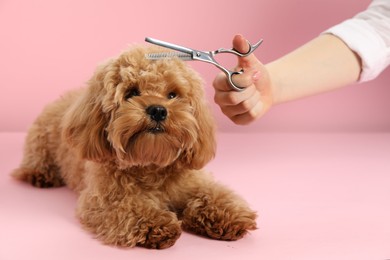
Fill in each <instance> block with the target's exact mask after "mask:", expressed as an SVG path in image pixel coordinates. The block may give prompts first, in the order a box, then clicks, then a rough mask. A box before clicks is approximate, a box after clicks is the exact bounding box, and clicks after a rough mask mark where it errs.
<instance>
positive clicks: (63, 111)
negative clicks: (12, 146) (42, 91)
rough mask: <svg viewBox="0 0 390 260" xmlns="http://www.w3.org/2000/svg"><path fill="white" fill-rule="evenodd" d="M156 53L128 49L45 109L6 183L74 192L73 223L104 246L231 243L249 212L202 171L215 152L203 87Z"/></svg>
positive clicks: (251, 224)
mask: <svg viewBox="0 0 390 260" xmlns="http://www.w3.org/2000/svg"><path fill="white" fill-rule="evenodd" d="M156 51H157V49H156V48H155V47H151V48H145V47H140V46H139V47H133V48H132V49H130V50H129V51H126V52H124V53H123V54H121V55H120V56H119V57H118V58H116V59H112V60H110V61H108V62H107V63H106V64H105V65H103V66H101V67H99V68H98V69H97V70H96V72H95V74H94V76H93V77H92V78H91V79H90V81H89V82H88V86H87V87H86V88H84V89H81V90H77V91H72V92H70V93H68V94H66V95H65V96H63V97H62V98H61V99H59V100H57V101H56V102H54V103H52V104H51V105H49V106H48V107H46V109H45V110H44V111H43V113H42V114H41V115H40V116H39V117H38V118H37V119H36V121H35V122H34V124H33V125H32V127H31V129H30V131H29V133H28V136H27V139H26V146H25V151H24V158H23V161H22V163H21V166H20V168H18V169H16V170H15V171H14V172H13V176H15V177H16V178H18V179H20V180H24V181H27V182H29V183H31V184H32V185H34V186H37V187H42V188H46V187H58V186H62V185H65V184H66V185H67V186H69V187H70V188H71V189H73V190H75V191H76V192H77V193H78V194H79V199H78V206H77V216H78V217H79V219H80V221H81V223H82V225H83V226H84V227H85V228H86V229H88V230H90V231H92V232H93V233H95V234H96V236H97V237H98V238H99V239H101V240H102V241H103V242H104V243H107V244H111V245H118V246H129V247H133V246H136V245H139V246H145V247H148V248H167V247H170V246H172V245H173V244H174V243H175V241H176V240H177V239H178V237H179V236H180V234H181V231H182V228H183V229H185V230H188V231H191V232H195V233H198V234H201V235H206V236H209V237H211V238H215V239H222V240H236V239H239V238H241V237H242V236H243V235H244V234H246V233H247V231H248V230H253V229H255V228H256V223H255V218H256V214H255V213H254V212H253V211H252V210H251V209H249V208H248V206H247V204H246V203H245V202H244V201H243V200H242V199H241V198H240V197H239V196H237V195H235V194H234V193H233V192H232V191H230V190H229V189H227V188H225V187H224V186H222V185H220V184H218V183H216V182H215V181H213V179H212V177H211V175H209V174H206V173H204V172H203V171H202V170H201V168H202V167H203V166H204V165H205V164H206V163H207V162H209V161H210V160H211V159H212V158H213V156H214V153H215V139H214V123H213V120H212V117H211V115H210V111H209V110H208V109H207V106H206V104H205V101H204V100H205V99H204V93H203V83H202V80H201V79H200V78H199V76H198V75H197V74H196V73H195V72H194V71H193V70H191V69H190V68H189V67H187V66H186V64H184V63H183V62H182V61H180V60H178V59H171V60H160V61H150V60H147V59H145V53H148V52H156ZM160 51H161V50H160Z"/></svg>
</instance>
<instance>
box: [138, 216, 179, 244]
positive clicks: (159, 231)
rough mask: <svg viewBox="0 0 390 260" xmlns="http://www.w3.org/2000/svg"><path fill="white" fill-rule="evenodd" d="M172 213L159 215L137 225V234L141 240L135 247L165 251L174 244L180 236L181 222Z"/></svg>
mask: <svg viewBox="0 0 390 260" xmlns="http://www.w3.org/2000/svg"><path fill="white" fill-rule="evenodd" d="M173 214H174V213H172V212H169V213H167V214H161V215H160V216H158V217H156V218H154V219H149V220H146V221H143V222H141V223H139V225H138V230H137V233H139V234H141V236H142V238H141V239H140V241H139V242H138V243H137V245H139V246H142V247H146V248H152V249H165V248H168V247H171V246H173V245H174V244H175V242H176V240H177V239H178V238H179V237H180V235H181V222H180V221H178V220H177V218H176V217H172V215H173Z"/></svg>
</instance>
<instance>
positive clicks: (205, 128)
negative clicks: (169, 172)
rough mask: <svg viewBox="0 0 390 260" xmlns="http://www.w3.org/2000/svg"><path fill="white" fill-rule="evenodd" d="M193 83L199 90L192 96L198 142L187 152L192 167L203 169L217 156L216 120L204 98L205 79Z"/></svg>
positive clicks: (195, 88)
mask: <svg viewBox="0 0 390 260" xmlns="http://www.w3.org/2000/svg"><path fill="white" fill-rule="evenodd" d="M192 85H193V86H192V87H193V89H194V90H196V92H198V91H199V93H195V95H194V97H193V98H192V102H193V103H192V107H193V109H194V110H193V113H194V116H195V118H196V120H197V122H198V127H199V129H198V140H197V142H195V144H194V146H193V147H192V148H191V149H190V150H189V151H186V152H187V156H189V159H190V165H191V166H192V168H194V169H201V168H203V167H204V166H205V165H206V164H207V163H208V162H209V161H210V160H211V159H213V158H214V156H215V151H216V140H215V121H214V118H213V116H212V114H211V110H210V108H209V106H208V104H207V102H206V100H205V98H204V93H203V81H202V80H200V79H199V80H197V79H195V80H193V81H192Z"/></svg>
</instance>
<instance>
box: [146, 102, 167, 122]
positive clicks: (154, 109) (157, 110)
mask: <svg viewBox="0 0 390 260" xmlns="http://www.w3.org/2000/svg"><path fill="white" fill-rule="evenodd" d="M146 113H147V114H148V115H149V116H150V118H151V119H152V120H154V121H156V122H159V121H163V120H165V118H167V115H168V111H167V109H166V108H165V107H163V106H159V105H151V106H148V107H147V108H146Z"/></svg>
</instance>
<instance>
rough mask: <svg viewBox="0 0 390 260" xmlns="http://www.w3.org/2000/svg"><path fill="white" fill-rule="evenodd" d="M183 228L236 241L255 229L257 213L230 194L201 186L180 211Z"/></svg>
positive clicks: (211, 185) (213, 186)
mask: <svg viewBox="0 0 390 260" xmlns="http://www.w3.org/2000/svg"><path fill="white" fill-rule="evenodd" d="M182 217H183V219H182V221H183V228H184V229H186V230H189V231H191V232H195V233H198V234H201V235H205V236H209V237H211V238H214V239H221V240H237V239H240V238H242V237H243V236H244V235H245V234H246V233H247V232H248V231H249V230H254V229H256V222H255V219H256V213H255V212H254V211H252V210H251V209H250V208H249V207H248V206H247V203H246V202H245V201H244V200H243V199H241V198H240V197H239V196H238V195H236V194H234V193H233V192H232V191H231V190H229V189H227V188H225V187H223V186H222V185H220V184H218V183H214V182H208V183H203V184H202V186H201V187H199V188H198V190H197V191H196V193H194V194H193V196H192V197H191V198H190V199H189V201H188V202H187V205H186V208H185V209H184V211H183V216H182Z"/></svg>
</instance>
